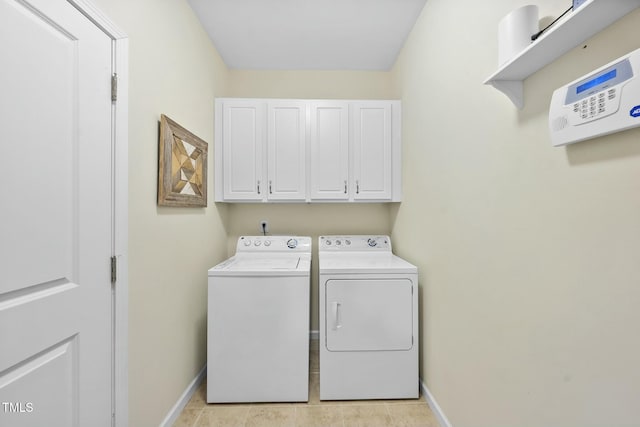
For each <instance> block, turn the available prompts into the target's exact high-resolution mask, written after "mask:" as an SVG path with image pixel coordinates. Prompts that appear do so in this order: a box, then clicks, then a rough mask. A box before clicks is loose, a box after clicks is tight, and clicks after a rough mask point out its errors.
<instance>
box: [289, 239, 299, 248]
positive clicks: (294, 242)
mask: <svg viewBox="0 0 640 427" xmlns="http://www.w3.org/2000/svg"><path fill="white" fill-rule="evenodd" d="M297 246H298V241H297V240H296V239H289V240H287V247H288V248H289V249H295V248H296V247H297Z"/></svg>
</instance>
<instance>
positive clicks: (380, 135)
mask: <svg viewBox="0 0 640 427" xmlns="http://www.w3.org/2000/svg"><path fill="white" fill-rule="evenodd" d="M391 108H392V104H391V103H390V102H385V101H368V102H357V103H353V104H352V105H351V112H350V114H351V124H352V129H351V130H352V132H353V136H352V138H353V146H352V150H353V152H352V159H353V175H352V179H353V183H352V191H353V198H354V200H391V180H392V178H391V166H392V144H391V143H392V134H391V126H392V119H391V112H392V111H391Z"/></svg>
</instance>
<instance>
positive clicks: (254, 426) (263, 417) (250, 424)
mask: <svg viewBox="0 0 640 427" xmlns="http://www.w3.org/2000/svg"><path fill="white" fill-rule="evenodd" d="M295 415H296V408H294V407H293V406H289V407H274V406H252V407H250V408H249V412H248V414H247V419H246V421H245V424H244V425H245V427H295V418H296V417H295Z"/></svg>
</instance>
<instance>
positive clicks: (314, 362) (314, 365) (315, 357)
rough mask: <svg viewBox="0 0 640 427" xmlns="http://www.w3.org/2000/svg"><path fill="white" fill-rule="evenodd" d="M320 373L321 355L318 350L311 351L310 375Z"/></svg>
mask: <svg viewBox="0 0 640 427" xmlns="http://www.w3.org/2000/svg"><path fill="white" fill-rule="evenodd" d="M318 372H320V353H319V352H318V350H313V349H311V350H310V351H309V373H314V374H317V373H318Z"/></svg>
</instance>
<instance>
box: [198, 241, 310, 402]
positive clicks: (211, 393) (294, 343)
mask: <svg viewBox="0 0 640 427" xmlns="http://www.w3.org/2000/svg"><path fill="white" fill-rule="evenodd" d="M310 278H311V238H310V237H296V236H243V237H240V238H239V239H238V244H237V248H236V254H235V255H234V256H233V257H231V258H229V259H227V260H226V261H224V262H222V263H220V264H218V265H216V266H215V267H213V268H211V269H210V270H209V278H208V291H209V292H208V318H207V402H306V401H308V399H309V387H308V384H309V297H310V290H309V289H310V285H311V282H310Z"/></svg>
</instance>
